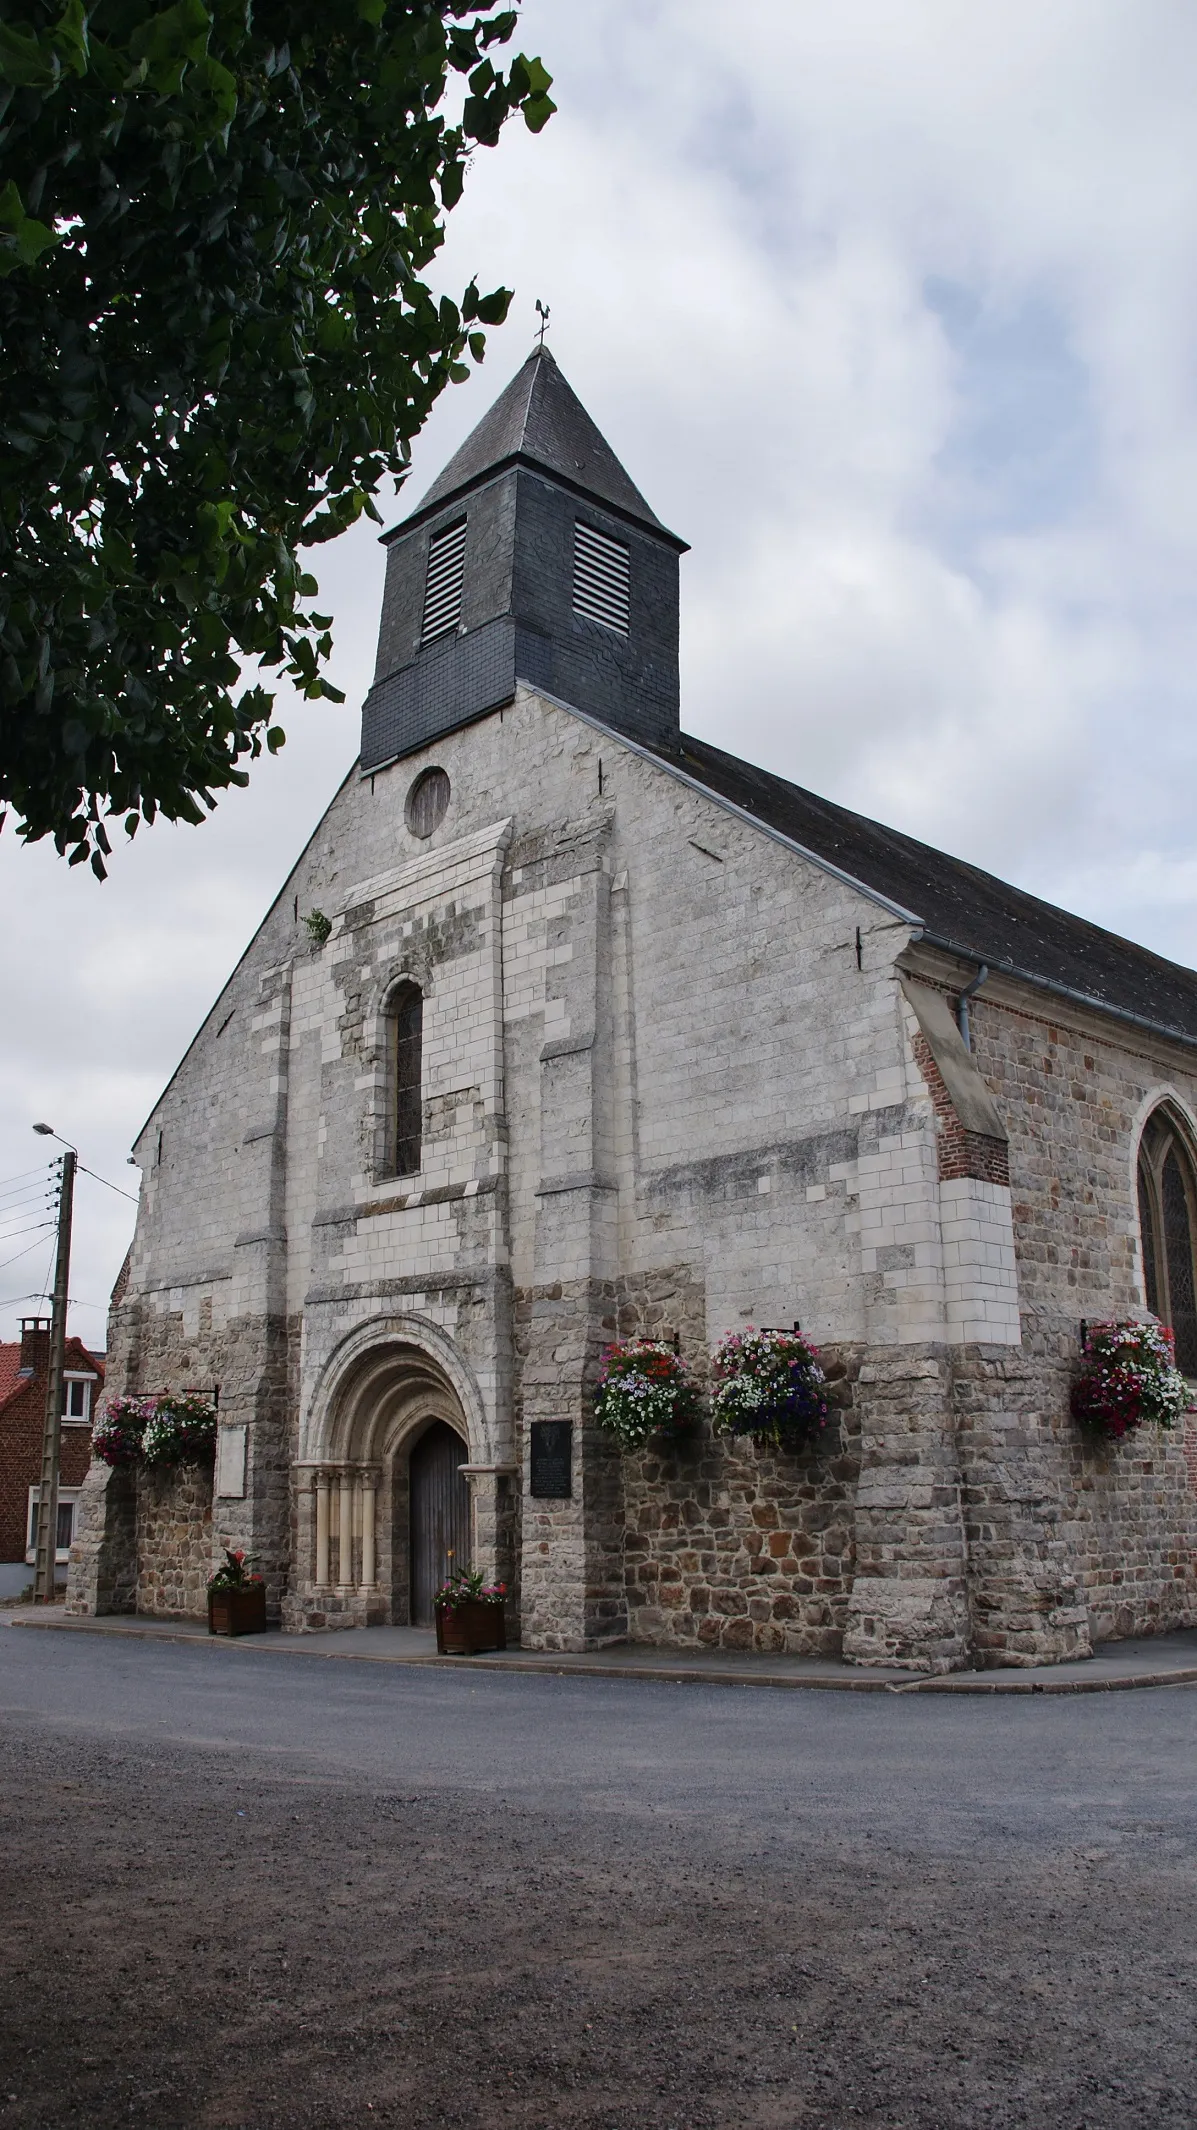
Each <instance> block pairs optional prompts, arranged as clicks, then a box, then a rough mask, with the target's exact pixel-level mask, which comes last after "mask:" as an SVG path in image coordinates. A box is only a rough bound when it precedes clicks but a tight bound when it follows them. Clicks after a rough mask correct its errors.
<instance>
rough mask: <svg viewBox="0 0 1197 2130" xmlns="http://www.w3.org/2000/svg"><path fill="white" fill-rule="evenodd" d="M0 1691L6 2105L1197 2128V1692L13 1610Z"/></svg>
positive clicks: (249, 2119) (262, 2113) (275, 2114)
mask: <svg viewBox="0 0 1197 2130" xmlns="http://www.w3.org/2000/svg"><path fill="white" fill-rule="evenodd" d="M0 1618H2V1616H0ZM0 1724H2V1730H0V1836H2V1839H3V1857H2V1859H0V1871H2V1877H0V1889H2V1890H0V2130H9V2126H10V2125H11V2126H13V2130H18V2126H19V2130H34V2126H36V2130H43V2126H46V2130H48V2126H51V2125H52V2126H54V2130H60V2126H66V2125H74V2124H76V2123H78V2124H84V2123H86V2124H88V2125H94V2126H99V2130H106V2126H107V2125H109V2124H112V2125H116V2124H117V2123H121V2124H128V2123H135V2124H141V2125H153V2126H164V2130H166V2126H170V2130H173V2126H176V2125H177V2126H187V2130H190V2126H192V2125H196V2126H200V2125H203V2126H207V2125H213V2126H220V2130H232V2126H236V2125H245V2126H246V2130H248V2126H249V2125H251V2124H252V2125H253V2126H254V2130H274V2126H276V2125H277V2126H279V2130H283V2126H285V2125H292V2124H294V2125H309V2126H321V2130H323V2126H330V2130H331V2126H337V2130H339V2126H340V2125H342V2124H348V2123H351V2122H352V2123H358V2122H367V2121H370V2122H375V2123H393V2124H395V2125H400V2124H402V2125H404V2126H405V2130H407V2126H411V2130H424V2126H425V2125H428V2126H432V2125H442V2124H443V2125H448V2126H452V2130H505V2126H507V2125H508V2124H510V2125H516V2124H519V2125H525V2124H527V2125H542V2124H543V2125H557V2124H562V2125H568V2126H570V2130H575V2126H576V2130H623V2126H633V2125H634V2126H636V2130H641V2126H649V2130H658V2126H659V2130H666V2126H671V2130H713V2126H721V2130H722V2126H727V2130H733V2126H734V2130H740V2126H744V2130H757V2126H760V2130H767V2126H782V2125H785V2126H789V2125H793V2126H799V2125H801V2126H802V2130H807V2126H823V2130H838V2126H840V2125H845V2126H846V2125H849V2124H851V2125H856V2124H858V2123H862V2122H863V2123H868V2124H873V2125H876V2126H878V2130H882V2126H884V2130H907V2126H909V2130H966V2126H967V2130H972V2126H973V2125H974V2124H977V2123H986V2124H991V2123H992V2124H1001V2125H1004V2124H1006V2123H1028V2124H1035V2125H1037V2124H1044V2125H1051V2126H1052V2130H1055V2126H1056V2125H1062V2126H1065V2130H1082V2126H1083V2130H1107V2126H1115V2125H1117V2126H1122V2125H1127V2126H1129V2125H1131V2124H1134V2125H1135V2126H1136V2130H1156V2126H1157V2125H1158V2126H1161V2130H1165V2126H1166V2130H1181V2126H1184V2130H1191V2125H1192V2124H1193V2122H1194V2121H1195V2120H1197V2076H1195V2073H1194V2067H1193V2030H1192V2010H1191V2007H1192V2004H1193V2002H1194V1994H1195V1992H1194V1985H1195V1984H1197V1931H1195V1929H1194V1924H1195V1921H1197V1913H1195V1911H1197V1903H1195V1899H1194V1895H1195V1892H1197V1873H1195V1868H1194V1867H1195V1863H1197V1814H1195V1811H1194V1772H1195V1770H1197V1689H1194V1688H1188V1687H1178V1688H1172V1689H1163V1690H1146V1691H1142V1692H1135V1693H1120V1694H1110V1695H1108V1696H1103V1695H1092V1696H1084V1697H1078V1698H1075V1699H1074V1698H1072V1697H1065V1698H1061V1699H1054V1698H1050V1699H1049V1698H1047V1697H1044V1698H1042V1699H1041V1698H1039V1697H1035V1698H1034V1699H1031V1698H1021V1697H1020V1698H1017V1699H1014V1700H1003V1701H995V1700H991V1699H979V1698H978V1699H973V1698H963V1697H961V1698H950V1699H949V1698H948V1697H943V1698H938V1697H931V1696H917V1695H896V1696H884V1695H878V1696H872V1695H868V1696H856V1695H847V1694H844V1695H833V1694H821V1693H785V1694H781V1693H771V1692H768V1691H761V1690H757V1689H751V1688H746V1689H739V1688H712V1687H705V1686H693V1685H688V1684H687V1685H685V1686H660V1685H652V1684H642V1683H637V1682H633V1681H627V1682H625V1681H622V1680H620V1681H609V1680H578V1679H563V1680H558V1679H552V1678H546V1677H520V1676H514V1675H503V1674H485V1673H484V1674H475V1675H474V1676H473V1677H471V1676H470V1674H469V1673H468V1672H467V1671H463V1672H462V1673H460V1674H459V1673H456V1672H454V1673H446V1672H444V1671H431V1670H421V1671H404V1670H402V1669H394V1670H390V1669H386V1668H384V1667H375V1666H369V1667H366V1666H363V1667H361V1669H360V1670H358V1668H357V1667H354V1666H349V1665H345V1666H341V1665H336V1666H334V1665H328V1664H321V1663H315V1662H312V1661H311V1660H309V1659H305V1658H303V1657H286V1656H283V1655H265V1654H259V1653H257V1652H249V1651H237V1650H234V1649H230V1648H228V1647H227V1646H225V1647H220V1648H212V1647H209V1646H208V1645H206V1644H200V1645H199V1646H198V1647H195V1648H191V1647H180V1646H178V1645H171V1646H169V1647H166V1646H155V1645H153V1644H151V1643H146V1642H137V1643H133V1642H118V1641H117V1640H115V1639H114V1640H112V1641H108V1640H104V1639H102V1638H100V1637H84V1636H80V1637H78V1638H76V1637H73V1636H70V1635H68V1634H61V1633H57V1632H53V1631H34V1630H30V1629H20V1628H18V1629H9V1628H7V1627H5V1626H4V1625H0Z"/></svg>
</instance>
